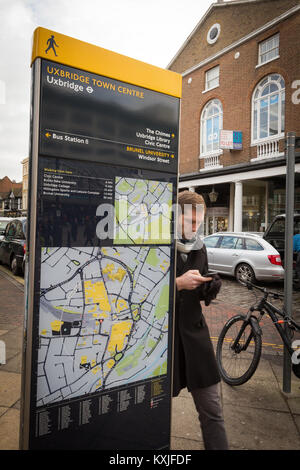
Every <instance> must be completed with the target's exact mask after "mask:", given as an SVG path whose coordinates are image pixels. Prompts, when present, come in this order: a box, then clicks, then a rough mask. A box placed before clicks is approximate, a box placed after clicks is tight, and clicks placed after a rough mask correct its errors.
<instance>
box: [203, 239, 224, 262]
mask: <svg viewBox="0 0 300 470" xmlns="http://www.w3.org/2000/svg"><path fill="white" fill-rule="evenodd" d="M220 238H221V237H220V236H218V235H212V236H211V237H205V238H204V244H205V246H206V251H207V261H208V268H209V269H213V270H215V269H216V268H215V251H216V247H217V245H218V243H219V241H220Z"/></svg>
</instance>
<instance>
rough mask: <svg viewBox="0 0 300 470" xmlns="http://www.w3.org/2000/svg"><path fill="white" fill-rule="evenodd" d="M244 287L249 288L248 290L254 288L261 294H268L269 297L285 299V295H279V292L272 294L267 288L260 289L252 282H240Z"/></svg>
mask: <svg viewBox="0 0 300 470" xmlns="http://www.w3.org/2000/svg"><path fill="white" fill-rule="evenodd" d="M240 282H241V284H242V285H244V286H245V287H247V289H248V290H251V289H253V287H254V288H255V289H257V290H260V291H261V292H263V293H264V294H267V296H268V295H272V296H273V297H275V298H276V297H277V298H282V299H283V298H284V295H283V294H279V292H272V291H270V290H268V289H267V288H266V287H260V286H256V285H255V284H253V283H252V282H250V281H240Z"/></svg>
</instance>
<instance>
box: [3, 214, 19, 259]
mask: <svg viewBox="0 0 300 470" xmlns="http://www.w3.org/2000/svg"><path fill="white" fill-rule="evenodd" d="M15 234H16V223H15V221H12V222H10V223H9V224H8V225H7V227H6V229H5V235H4V238H3V240H2V243H1V247H0V259H1V261H2V263H4V264H9V261H10V252H11V246H12V241H13V238H14V237H15Z"/></svg>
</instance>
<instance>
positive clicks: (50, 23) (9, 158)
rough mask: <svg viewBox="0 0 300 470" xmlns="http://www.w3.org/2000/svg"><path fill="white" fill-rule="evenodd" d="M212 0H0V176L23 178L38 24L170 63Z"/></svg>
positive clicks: (141, 57) (159, 63) (154, 61)
mask: <svg viewBox="0 0 300 470" xmlns="http://www.w3.org/2000/svg"><path fill="white" fill-rule="evenodd" d="M212 3H214V0H109V1H107V0H84V1H83V0H51V1H50V0H47V1H46V0H0V159H1V160H0V162H1V163H0V179H1V178H3V177H4V176H8V177H9V178H10V179H11V180H16V181H21V180H22V165H21V161H22V160H23V159H24V158H26V157H27V156H28V151H29V112H30V105H29V103H30V79H31V69H30V57H31V48H32V36H33V31H34V29H35V28H36V27H38V26H42V27H44V28H48V29H51V30H53V31H56V32H59V33H62V34H65V35H67V36H71V37H73V38H76V39H80V40H82V41H85V42H88V43H91V44H95V45H97V46H100V47H103V48H105V49H109V50H111V51H115V52H118V53H119V54H124V55H126V56H129V57H132V58H134V59H137V60H141V61H143V62H148V63H149V64H153V65H156V66H158V67H162V68H166V67H167V65H168V64H169V62H170V61H171V59H172V58H173V57H174V55H175V54H176V52H177V51H178V49H179V48H180V47H181V45H182V44H183V42H184V41H185V40H186V38H187V37H188V35H189V34H190V33H191V32H192V30H193V29H194V27H195V26H196V25H197V23H198V22H199V21H200V19H201V18H202V16H203V15H204V14H205V12H206V11H207V10H208V8H209V7H210V5H211V4H212Z"/></svg>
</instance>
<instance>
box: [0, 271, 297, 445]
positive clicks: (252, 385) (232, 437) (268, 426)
mask: <svg viewBox="0 0 300 470" xmlns="http://www.w3.org/2000/svg"><path fill="white" fill-rule="evenodd" d="M23 285H24V279H23V278H21V277H15V276H13V275H12V274H11V273H10V271H9V270H8V269H6V268H5V267H3V266H1V267H0V295H1V297H0V298H1V302H0V340H2V341H4V342H5V345H6V364H2V365H0V450H17V449H18V448H19V419H20V390H21V362H22V352H21V350H22V336H23V315H24V289H23ZM272 288H274V285H273V286H272ZM275 288H276V289H277V290H280V289H281V290H282V286H281V287H278V285H276V286H275ZM253 295H254V294H253V293H252V292H249V291H247V289H245V288H244V287H242V286H240V285H239V284H238V283H236V282H235V281H234V280H231V279H223V285H222V289H221V292H220V294H219V296H218V298H217V299H216V300H215V301H213V303H212V304H211V305H210V306H208V307H205V308H204V314H205V317H206V321H207V323H208V326H209V329H210V333H211V338H212V341H213V344H214V346H215V345H216V341H217V338H218V335H219V332H220V330H221V328H222V326H223V325H224V323H225V321H226V320H227V318H229V317H231V316H232V315H234V314H236V313H241V312H242V313H243V312H245V311H246V310H247V307H248V306H249V304H251V303H252V302H253V300H254V297H253ZM293 302H294V311H295V315H296V317H295V318H297V319H300V292H299V293H296V294H295V295H294V298H293ZM282 359H283V350H282V345H281V344H280V338H279V336H278V334H277V332H276V331H275V329H274V327H273V326H272V324H271V322H270V320H269V319H268V318H266V319H265V320H264V325H263V353H262V358H261V361H260V363H259V366H258V369H257V371H256V372H255V374H254V376H253V377H252V378H251V379H250V380H249V381H248V382H247V383H246V384H244V385H241V386H238V387H231V386H229V385H227V384H225V383H223V382H221V384H220V388H221V397H222V405H223V413H224V418H225V425H226V431H227V436H228V440H229V446H230V450H233V451H234V450H300V380H299V379H297V378H296V377H295V376H294V375H293V374H292V378H291V393H284V392H283V391H282V375H283V373H282V368H283V361H282ZM203 449H204V446H203V440H202V435H201V431H200V426H199V421H198V418H197V414H196V411H195V408H194V404H193V400H192V398H191V395H190V394H189V393H188V392H187V390H183V391H182V392H181V393H180V395H179V396H178V397H176V398H174V399H173V401H172V422H171V450H174V451H181V450H185V451H187V450H203Z"/></svg>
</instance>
